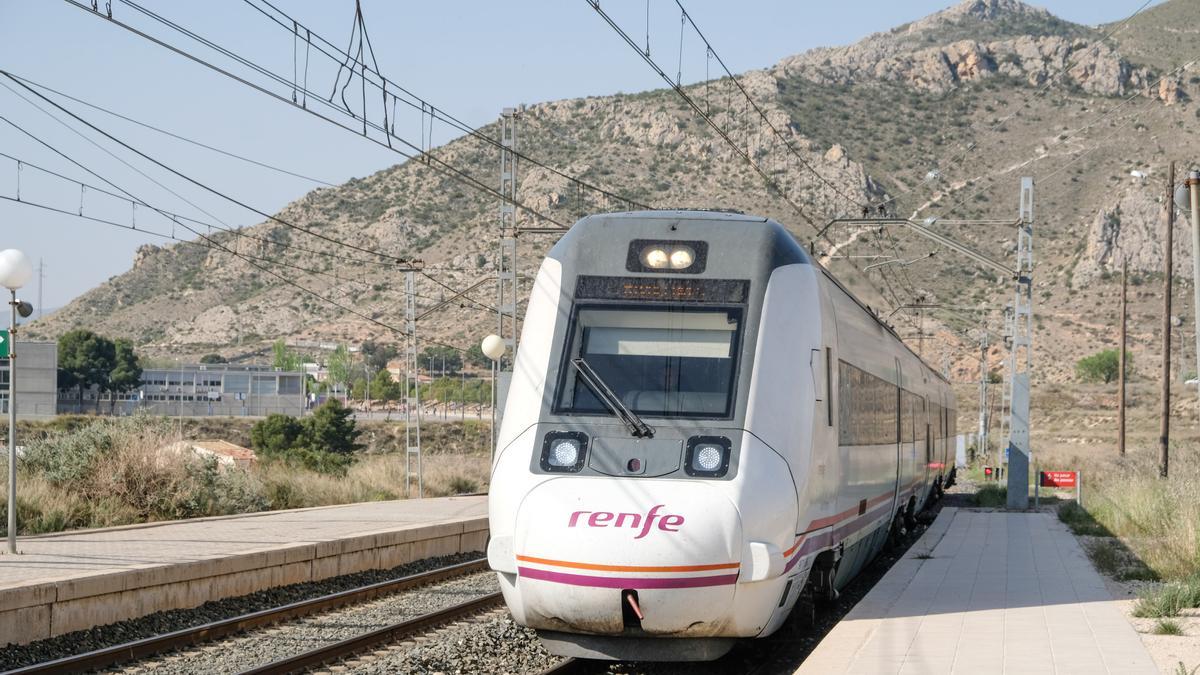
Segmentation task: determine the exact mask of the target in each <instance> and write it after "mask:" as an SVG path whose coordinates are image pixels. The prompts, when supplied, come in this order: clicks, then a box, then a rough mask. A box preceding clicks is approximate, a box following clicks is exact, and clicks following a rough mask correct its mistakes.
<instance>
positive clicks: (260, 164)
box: [10, 73, 337, 187]
mask: <svg viewBox="0 0 1200 675" xmlns="http://www.w3.org/2000/svg"><path fill="white" fill-rule="evenodd" d="M10 75H12V77H15V78H16V79H18V80H20V81H22V82H24V83H26V84H29V85H32V86H34V87H37V88H38V89H42V90H44V91H48V92H50V93H52V94H55V95H56V96H60V97H62V98H65V99H67V100H68V101H73V102H75V103H78V104H80V105H83V106H87V107H88V108H91V109H92V110H96V111H98V112H102V113H104V114H106V115H111V116H113V117H116V118H117V119H120V120H124V121H126V122H129V123H130V124H136V125H138V126H140V127H142V128H143V129H149V130H150V131H154V132H157V133H159V134H162V135H164V136H169V137H171V138H174V139H176V140H179V141H183V142H184V143H189V144H191V145H194V146H196V147H198V148H204V149H205V150H209V151H211V152H215V153H217V154H219V155H224V156H226V157H230V158H232V159H236V160H239V161H242V162H246V163H247V164H253V165H254V166H257V167H260V168H263V169H269V170H271V171H274V172H276V173H280V174H283V175H286V176H291V177H293V178H299V179H301V180H306V181H308V182H310V183H316V184H317V185H324V186H326V187H337V184H336V183H331V182H329V181H326V180H322V179H320V178H314V177H312V176H306V175H304V174H302V173H297V172H295V171H291V170H290V169H285V168H283V167H279V166H275V165H274V164H268V163H267V162H263V161H260V160H257V159H253V158H251V157H246V156H245V155H239V154H237V153H236V152H231V151H229V150H224V149H222V148H218V147H216V146H213V145H209V144H208V143H204V142H201V141H197V140H195V139H193V138H188V137H187V136H184V135H182V134H179V133H176V132H173V131H169V130H167V129H163V128H162V127H158V126H155V125H153V124H150V123H148V122H143V121H141V120H138V119H134V118H133V117H130V116H128V115H124V114H122V113H119V112H116V111H114V110H110V109H109V108H105V107H104V106H101V105H97V104H95V103H91V102H89V101H85V100H83V99H81V98H77V97H75V96H71V95H70V94H67V93H64V92H62V91H60V90H58V89H54V88H53V87H50V86H47V85H45V84H41V83H39V82H35V81H33V80H30V79H29V78H26V77H21V76H20V75H16V74H13V73H10Z"/></svg>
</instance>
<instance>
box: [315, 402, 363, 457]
mask: <svg viewBox="0 0 1200 675" xmlns="http://www.w3.org/2000/svg"><path fill="white" fill-rule="evenodd" d="M350 415H351V411H350V409H349V408H347V407H346V406H344V405H342V404H341V403H340V402H339V401H338V400H337V399H330V400H328V401H326V402H325V403H323V404H322V405H320V406H318V407H317V409H316V410H314V411H313V414H312V415H311V416H309V417H306V418H305V419H304V426H305V431H306V432H307V434H306V435H307V445H308V449H309V450H313V451H315V452H334V453H343V454H344V453H350V452H353V451H355V450H358V449H360V448H362V447H363V446H361V445H359V444H358V442H357V441H358V436H359V434H361V433H362V432H361V431H359V430H358V429H357V428H356V427H357V425H356V423H355V422H354V418H353V417H351V416H350Z"/></svg>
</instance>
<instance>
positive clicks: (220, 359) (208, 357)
mask: <svg viewBox="0 0 1200 675" xmlns="http://www.w3.org/2000/svg"><path fill="white" fill-rule="evenodd" d="M200 363H204V364H210V363H229V360H228V359H226V358H225V357H224V356H221V355H220V354H205V355H204V356H201V357H200Z"/></svg>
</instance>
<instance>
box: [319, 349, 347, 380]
mask: <svg viewBox="0 0 1200 675" xmlns="http://www.w3.org/2000/svg"><path fill="white" fill-rule="evenodd" d="M325 367H326V368H327V369H328V370H329V381H330V382H332V383H333V384H334V386H335V387H336V386H338V385H340V386H343V387H344V386H345V385H346V384H348V383H349V382H350V351H349V350H348V349H346V345H338V346H337V349H335V350H333V353H332V354H330V355H329V360H328V361H327V362H326V364H325Z"/></svg>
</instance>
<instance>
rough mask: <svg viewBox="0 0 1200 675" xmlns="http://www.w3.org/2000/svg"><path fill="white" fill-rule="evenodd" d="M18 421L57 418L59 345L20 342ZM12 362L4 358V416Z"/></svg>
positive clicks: (0, 397) (0, 395) (0, 381)
mask: <svg viewBox="0 0 1200 675" xmlns="http://www.w3.org/2000/svg"><path fill="white" fill-rule="evenodd" d="M16 346H17V350H16V354H17V359H16V360H17V419H21V420H44V419H50V418H52V417H54V411H55V399H56V397H57V395H58V345H57V344H56V343H54V342H23V341H19V342H17V345H16ZM9 372H10V370H9V360H8V359H0V413H3V414H4V415H7V414H8V378H9Z"/></svg>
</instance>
